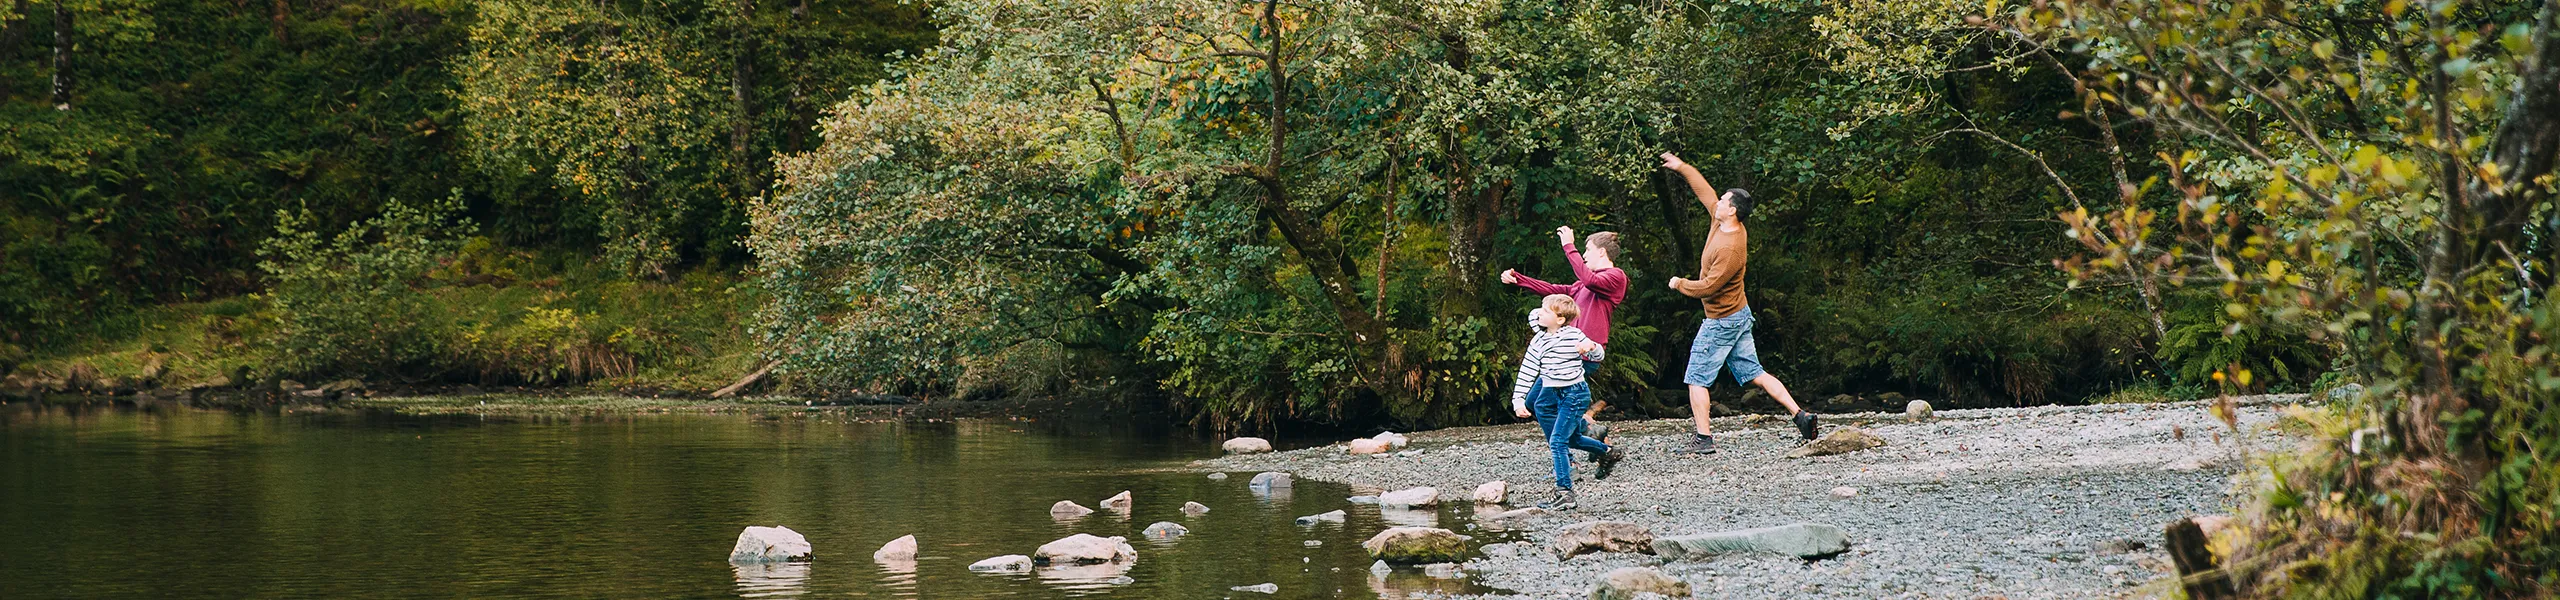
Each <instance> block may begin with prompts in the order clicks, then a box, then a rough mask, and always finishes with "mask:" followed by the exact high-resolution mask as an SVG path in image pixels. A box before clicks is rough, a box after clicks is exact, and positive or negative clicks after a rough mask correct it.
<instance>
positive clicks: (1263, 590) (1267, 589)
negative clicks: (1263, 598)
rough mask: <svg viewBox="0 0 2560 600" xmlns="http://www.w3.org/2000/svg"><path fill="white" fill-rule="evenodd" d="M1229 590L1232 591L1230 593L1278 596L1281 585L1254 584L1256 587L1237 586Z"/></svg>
mask: <svg viewBox="0 0 2560 600" xmlns="http://www.w3.org/2000/svg"><path fill="white" fill-rule="evenodd" d="M1227 589H1228V590H1230V591H1237V592H1254V593H1259V594H1277V593H1280V584H1277V583H1259V584H1254V585H1239V586H1235V587H1231V588H1227Z"/></svg>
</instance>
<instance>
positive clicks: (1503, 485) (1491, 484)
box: [1472, 480, 1511, 504]
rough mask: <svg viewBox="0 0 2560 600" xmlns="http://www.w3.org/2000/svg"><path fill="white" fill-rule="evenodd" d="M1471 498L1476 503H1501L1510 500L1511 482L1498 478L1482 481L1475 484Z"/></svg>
mask: <svg viewBox="0 0 2560 600" xmlns="http://www.w3.org/2000/svg"><path fill="white" fill-rule="evenodd" d="M1472 498H1473V499H1474V500H1475V502H1476V503H1477V504H1502V503H1505V502H1510V501H1511V484H1510V483H1509V482H1504V481H1500V480H1495V481H1487V482H1484V485H1479V486H1476V493H1475V494H1474V495H1473V496H1472Z"/></svg>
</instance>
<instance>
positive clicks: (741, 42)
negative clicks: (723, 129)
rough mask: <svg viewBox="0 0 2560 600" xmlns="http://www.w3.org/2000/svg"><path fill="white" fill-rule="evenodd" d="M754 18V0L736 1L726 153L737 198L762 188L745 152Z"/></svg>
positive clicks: (751, 120) (752, 111) (751, 109)
mask: <svg viewBox="0 0 2560 600" xmlns="http://www.w3.org/2000/svg"><path fill="white" fill-rule="evenodd" d="M755 18H756V1H755V0H738V29H737V31H736V32H735V35H736V36H737V40H736V41H737V48H736V51H737V54H735V55H733V57H732V58H731V60H730V63H729V102H730V104H731V105H732V106H731V110H733V111H735V112H736V114H734V115H731V120H730V123H729V155H730V160H731V163H732V164H735V165H737V168H738V173H737V176H738V179H737V186H738V190H737V197H738V198H740V199H744V198H751V197H754V196H755V194H756V191H757V188H759V187H762V185H761V183H762V182H760V181H759V179H761V177H759V176H758V171H759V169H758V168H757V166H756V162H757V161H756V159H755V157H754V156H753V155H752V154H751V153H749V151H748V150H749V144H748V142H749V141H751V138H752V137H753V134H754V132H755V121H756V108H755V102H754V101H753V100H752V99H751V98H750V96H751V95H753V92H754V90H753V88H754V86H755V76H756V56H755V55H756V48H757V38H756V34H755Z"/></svg>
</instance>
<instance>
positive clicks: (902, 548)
mask: <svg viewBox="0 0 2560 600" xmlns="http://www.w3.org/2000/svg"><path fill="white" fill-rule="evenodd" d="M915 559H916V536H912V535H909V536H903V537H899V538H898V539H894V540H889V543H887V544H882V545H881V546H880V550H879V551H877V552H872V553H871V560H877V561H884V562H885V561H900V560H915Z"/></svg>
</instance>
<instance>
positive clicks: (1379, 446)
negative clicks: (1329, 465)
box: [1344, 438, 1395, 454]
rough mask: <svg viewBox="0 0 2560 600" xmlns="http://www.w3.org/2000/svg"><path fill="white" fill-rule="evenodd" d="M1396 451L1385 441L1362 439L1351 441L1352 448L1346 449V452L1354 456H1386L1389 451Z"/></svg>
mask: <svg viewBox="0 0 2560 600" xmlns="http://www.w3.org/2000/svg"><path fill="white" fill-rule="evenodd" d="M1394 449H1395V448H1394V447H1393V446H1390V445H1388V444H1387V443H1386V442H1383V441H1378V440H1376V439H1372V438H1360V439H1356V440H1351V447H1349V448H1346V449H1344V451H1345V452H1349V453H1352V454H1386V453H1387V451H1389V450H1394Z"/></svg>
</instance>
